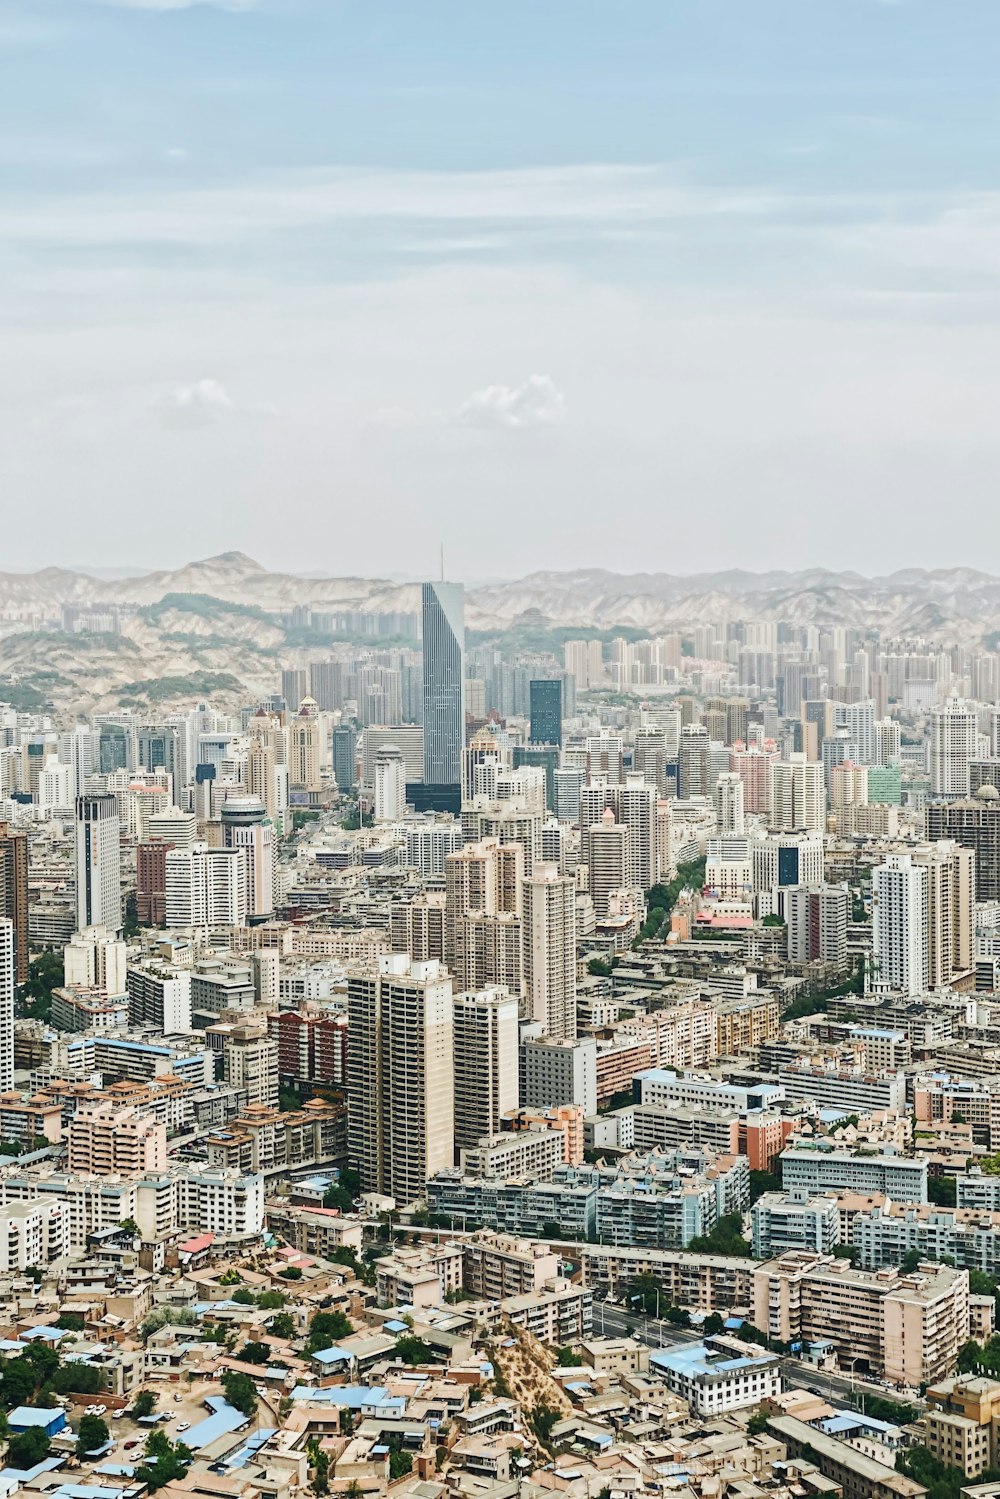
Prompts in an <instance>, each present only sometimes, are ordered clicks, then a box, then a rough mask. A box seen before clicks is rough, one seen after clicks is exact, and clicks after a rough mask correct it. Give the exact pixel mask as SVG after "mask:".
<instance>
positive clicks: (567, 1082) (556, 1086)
mask: <svg viewBox="0 0 1000 1499" xmlns="http://www.w3.org/2000/svg"><path fill="white" fill-rule="evenodd" d="M521 1103H522V1104H525V1105H528V1106H529V1107H534V1108H539V1107H541V1108H558V1107H559V1106H560V1105H561V1104H569V1103H573V1104H578V1105H579V1106H580V1108H582V1109H583V1113H584V1117H585V1118H589V1117H590V1115H591V1114H596V1113H597V1042H596V1040H595V1039H594V1037H593V1036H580V1037H578V1038H577V1039H576V1040H575V1041H572V1040H559V1039H557V1038H555V1037H549V1036H532V1035H528V1036H526V1037H525V1038H524V1039H523V1040H522V1042H521Z"/></svg>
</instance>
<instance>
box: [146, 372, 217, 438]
mask: <svg viewBox="0 0 1000 1499" xmlns="http://www.w3.org/2000/svg"><path fill="white" fill-rule="evenodd" d="M155 407H156V410H157V411H159V413H160V415H161V416H162V417H163V420H164V422H165V423H166V425H167V426H168V427H207V426H210V425H211V424H212V423H214V422H218V421H222V420H224V419H225V418H226V417H229V416H232V415H234V414H235V412H236V409H237V407H236V402H235V401H234V400H233V398H232V396H231V395H230V394H229V392H228V390H227V389H226V387H225V386H224V385H222V384H221V383H220V382H219V381H218V380H196V381H195V383H194V384H193V385H178V386H176V387H175V388H174V389H173V390H171V391H169V392H168V394H167V395H165V396H163V397H162V398H161V399H160V400H159V401H157V402H156V403H155Z"/></svg>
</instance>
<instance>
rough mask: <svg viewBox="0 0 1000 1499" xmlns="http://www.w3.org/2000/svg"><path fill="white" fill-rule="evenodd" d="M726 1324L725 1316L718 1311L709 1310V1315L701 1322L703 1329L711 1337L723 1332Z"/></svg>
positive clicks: (707, 1336)
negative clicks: (721, 1315)
mask: <svg viewBox="0 0 1000 1499" xmlns="http://www.w3.org/2000/svg"><path fill="white" fill-rule="evenodd" d="M725 1325H726V1323H725V1320H724V1318H722V1317H720V1316H719V1314H718V1312H709V1314H708V1316H707V1317H706V1318H705V1320H704V1322H703V1323H702V1324H701V1330H702V1332H703V1333H704V1334H705V1336H706V1338H711V1337H714V1336H715V1334H716V1333H718V1332H721V1331H722V1329H723V1328H724V1327H725Z"/></svg>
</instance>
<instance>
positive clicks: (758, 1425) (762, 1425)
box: [747, 1411, 767, 1437]
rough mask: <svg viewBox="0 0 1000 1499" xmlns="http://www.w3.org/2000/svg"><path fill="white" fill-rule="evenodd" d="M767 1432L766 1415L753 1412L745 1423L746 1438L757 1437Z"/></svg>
mask: <svg viewBox="0 0 1000 1499" xmlns="http://www.w3.org/2000/svg"><path fill="white" fill-rule="evenodd" d="M766 1430H767V1415H766V1413H765V1412H764V1411H754V1413H753V1415H752V1416H751V1417H750V1419H749V1421H748V1422H747V1436H750V1437H759V1436H760V1435H761V1433H762V1432H764V1431H766Z"/></svg>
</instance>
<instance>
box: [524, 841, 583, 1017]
mask: <svg viewBox="0 0 1000 1499" xmlns="http://www.w3.org/2000/svg"><path fill="white" fill-rule="evenodd" d="M521 906H522V916H521V942H522V946H521V982H522V985H523V988H524V1015H525V1018H526V1019H528V1020H529V1021H536V1022H538V1023H539V1024H540V1025H542V1026H543V1027H544V1030H545V1033H546V1035H549V1036H553V1037H555V1038H556V1039H558V1040H572V1039H573V1038H574V1037H575V1036H576V885H575V882H574V881H573V880H572V879H571V878H570V877H569V876H568V875H563V874H560V872H559V866H558V865H557V864H537V865H536V866H535V869H534V872H533V873H532V874H531V875H529V876H528V877H527V878H525V879H524V880H522V882H521Z"/></svg>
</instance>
